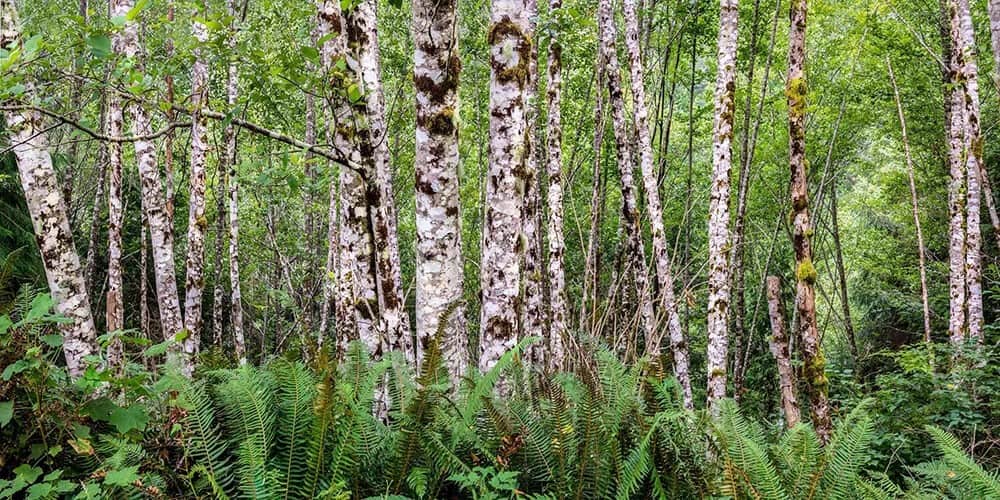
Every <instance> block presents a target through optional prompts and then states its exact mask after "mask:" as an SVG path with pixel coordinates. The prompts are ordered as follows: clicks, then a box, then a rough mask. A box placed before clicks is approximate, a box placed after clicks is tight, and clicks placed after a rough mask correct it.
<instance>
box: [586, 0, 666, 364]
mask: <svg viewBox="0 0 1000 500" xmlns="http://www.w3.org/2000/svg"><path fill="white" fill-rule="evenodd" d="M597 16H598V20H597V30H598V37H599V43H600V48H599V50H600V54H601V56H600V57H601V62H602V66H603V67H604V71H605V76H606V78H607V85H608V101H609V102H610V104H611V119H612V125H613V130H614V136H615V156H616V159H617V162H618V169H619V176H620V177H621V183H622V226H623V227H624V232H625V238H626V242H627V243H626V249H627V252H626V254H627V255H628V257H627V259H626V260H628V261H629V266H628V267H630V268H631V269H632V273H633V275H634V280H635V287H636V300H637V301H638V306H639V307H638V309H639V319H640V321H641V325H642V331H643V334H645V336H646V338H653V337H655V336H656V335H658V333H657V326H656V317H655V315H654V311H653V299H652V287H651V286H650V283H649V270H648V268H647V266H646V248H645V246H644V245H643V242H642V226H641V222H640V220H639V202H638V195H637V192H636V185H635V171H636V165H635V162H634V160H633V155H632V143H631V140H630V138H629V133H628V132H629V131H628V117H627V115H626V113H625V97H624V95H623V92H622V82H621V77H620V71H621V70H620V69H619V65H618V54H617V47H616V46H615V25H614V12H613V10H612V5H611V2H610V0H601V1H600V2H599V4H598V11H597ZM636 349H637V348H636V346H634V345H633V346H629V347H627V348H626V352H628V353H631V352H633V351H635V350H636Z"/></svg>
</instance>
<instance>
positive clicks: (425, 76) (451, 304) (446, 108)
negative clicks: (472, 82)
mask: <svg viewBox="0 0 1000 500" xmlns="http://www.w3.org/2000/svg"><path fill="white" fill-rule="evenodd" d="M457 16H458V11H457V2H456V1H455V0H444V1H443V2H441V1H437V0H414V1H413V25H412V35H413V41H414V55H413V60H414V68H413V82H414V86H415V87H416V122H417V123H416V140H415V145H416V160H415V164H414V169H415V171H416V175H415V177H416V195H415V198H416V221H417V272H416V289H417V315H416V318H417V345H416V359H417V363H418V364H419V363H420V361H421V360H422V359H423V351H424V349H426V348H427V346H428V345H429V342H431V341H432V340H433V339H434V336H435V335H436V333H437V332H438V331H440V332H441V337H440V339H438V340H439V341H440V346H441V352H442V354H443V355H444V359H445V364H446V365H447V367H448V373H449V374H450V375H451V379H452V382H453V383H457V382H458V381H460V380H461V378H462V376H463V375H465V370H466V368H467V367H468V365H469V338H468V333H467V331H466V322H465V307H464V305H463V304H462V294H463V288H462V284H463V281H464V280H463V269H462V227H461V212H460V202H461V198H460V191H459V175H458V165H459V158H458V82H459V73H460V71H461V66H462V63H461V60H460V59H459V54H458V37H457V29H458V28H457ZM441 321H445V324H444V325H441Z"/></svg>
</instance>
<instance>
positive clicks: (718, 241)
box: [706, 0, 740, 413]
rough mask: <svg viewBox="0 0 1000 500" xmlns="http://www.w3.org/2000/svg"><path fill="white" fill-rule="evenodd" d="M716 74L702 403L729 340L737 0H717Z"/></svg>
mask: <svg viewBox="0 0 1000 500" xmlns="http://www.w3.org/2000/svg"><path fill="white" fill-rule="evenodd" d="M720 9H721V13H720V14H719V19H720V21H719V22H720V25H719V58H718V76H717V78H716V81H715V121H714V123H715V124H714V131H713V134H712V135H713V139H712V165H713V173H712V188H711V194H710V197H709V207H708V214H709V215H708V316H707V323H708V347H707V348H706V349H707V353H706V357H707V358H708V366H707V370H708V387H707V392H708V405H709V407H710V409H711V410H712V411H713V412H714V413H718V411H719V406H718V405H719V402H720V401H722V399H723V398H725V397H726V361H727V358H728V355H727V354H728V346H729V324H728V323H729V250H730V248H729V243H730V237H729V176H730V173H731V172H732V169H733V114H734V109H735V99H736V36H737V20H738V18H739V13H740V8H739V2H738V0H721V2H720Z"/></svg>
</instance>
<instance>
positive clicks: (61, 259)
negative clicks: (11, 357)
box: [0, 0, 97, 377]
mask: <svg viewBox="0 0 1000 500" xmlns="http://www.w3.org/2000/svg"><path fill="white" fill-rule="evenodd" d="M20 30H21V25H20V21H19V19H18V15H17V10H16V7H15V5H14V0H0V47H9V46H11V45H12V44H20V43H21V32H20ZM23 85H24V87H25V95H29V96H30V95H31V93H32V92H34V85H33V84H32V83H31V82H30V81H29V82H24V83H23ZM4 119H5V121H6V130H7V134H8V141H9V142H10V148H11V150H12V151H13V152H14V158H15V160H16V162H17V172H18V175H19V177H20V179H21V187H22V188H23V189H24V196H25V199H26V201H27V202H28V212H29V213H30V215H31V225H32V226H33V227H34V232H35V239H36V241H37V242H38V247H39V251H40V253H41V256H42V264H43V265H44V267H45V278H46V281H47V282H48V285H49V290H50V291H51V292H52V298H53V299H54V300H55V303H56V306H55V307H56V311H57V312H58V313H59V314H61V315H63V316H65V317H67V318H69V319H70V321H69V322H67V323H64V324H63V325H62V326H61V330H62V334H63V354H64V355H65V357H66V366H67V368H68V369H69V373H70V376H72V377H79V376H81V375H83V372H84V370H85V369H86V367H87V365H86V361H85V358H86V357H87V356H89V355H91V354H94V353H95V352H96V351H97V330H96V328H94V318H93V315H92V313H91V310H90V298H89V297H90V296H89V294H88V293H87V286H86V282H85V280H84V277H83V268H82V267H81V266H80V255H79V254H78V253H77V252H76V245H75V244H74V243H73V232H72V230H71V229H70V225H69V215H68V213H67V210H66V204H65V202H64V200H63V192H62V190H61V189H60V184H59V179H58V177H57V176H56V170H55V168H54V167H53V165H52V157H51V155H50V154H49V144H48V139H47V137H46V134H45V131H46V128H45V127H44V126H43V125H42V114H41V113H39V112H38V111H34V110H23V111H16V110H15V111H6V112H5V113H4Z"/></svg>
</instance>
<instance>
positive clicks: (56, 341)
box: [42, 333, 63, 347]
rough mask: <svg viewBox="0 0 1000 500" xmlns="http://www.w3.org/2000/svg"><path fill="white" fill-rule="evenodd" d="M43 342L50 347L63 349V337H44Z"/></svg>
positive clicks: (54, 335) (56, 335) (57, 335)
mask: <svg viewBox="0 0 1000 500" xmlns="http://www.w3.org/2000/svg"><path fill="white" fill-rule="evenodd" d="M42 342H45V344H47V345H48V346H49V347H61V346H62V345H63V338H62V335H59V334H56V333H54V334H52V335H45V336H43V337H42Z"/></svg>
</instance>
